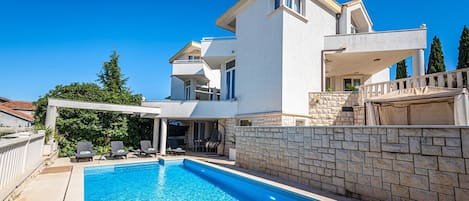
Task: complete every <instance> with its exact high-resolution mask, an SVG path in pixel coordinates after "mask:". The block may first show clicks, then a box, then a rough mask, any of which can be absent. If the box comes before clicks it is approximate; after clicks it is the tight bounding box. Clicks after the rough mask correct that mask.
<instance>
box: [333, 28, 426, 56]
mask: <svg viewBox="0 0 469 201" xmlns="http://www.w3.org/2000/svg"><path fill="white" fill-rule="evenodd" d="M426 47H427V30H426V29H413V30H399V31H386V32H368V33H358V34H343V35H331V36H326V37H325V38H324V49H328V50H329V49H340V48H346V50H345V51H344V53H351V52H383V51H396V50H416V49H424V48H426Z"/></svg>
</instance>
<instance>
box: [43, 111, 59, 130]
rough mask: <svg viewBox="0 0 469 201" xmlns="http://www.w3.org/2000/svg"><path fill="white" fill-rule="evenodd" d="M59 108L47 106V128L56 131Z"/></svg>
mask: <svg viewBox="0 0 469 201" xmlns="http://www.w3.org/2000/svg"><path fill="white" fill-rule="evenodd" d="M57 116H58V113H57V107H56V106H47V113H46V122H45V124H46V128H49V129H51V130H52V131H55V123H56V120H57Z"/></svg>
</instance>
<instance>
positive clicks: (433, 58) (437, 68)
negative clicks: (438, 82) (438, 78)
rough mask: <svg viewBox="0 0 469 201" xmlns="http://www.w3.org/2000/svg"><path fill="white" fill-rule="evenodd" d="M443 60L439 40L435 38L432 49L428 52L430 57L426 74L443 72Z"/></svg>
mask: <svg viewBox="0 0 469 201" xmlns="http://www.w3.org/2000/svg"><path fill="white" fill-rule="evenodd" d="M445 71H446V66H445V60H444V56H443V50H442V47H441V42H440V39H439V38H438V37H437V36H435V37H434V38H433V42H432V47H431V50H430V57H429V58H428V67H427V74H432V73H438V72H445Z"/></svg>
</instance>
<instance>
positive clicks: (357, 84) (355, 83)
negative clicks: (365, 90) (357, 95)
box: [353, 79, 361, 87]
mask: <svg viewBox="0 0 469 201" xmlns="http://www.w3.org/2000/svg"><path fill="white" fill-rule="evenodd" d="M360 85H361V81H360V79H353V86H354V87H359V86H360Z"/></svg>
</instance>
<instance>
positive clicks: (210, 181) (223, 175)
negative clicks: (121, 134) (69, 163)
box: [84, 159, 315, 201]
mask: <svg viewBox="0 0 469 201" xmlns="http://www.w3.org/2000/svg"><path fill="white" fill-rule="evenodd" d="M84 171H85V172H84V173H85V189H84V190H85V201H98V200H100V201H104V200H106V201H108V200H113V201H120V200H122V201H123V200H126V201H127V200H139V201H153V200H168V201H170V200H171V201H176V200H227V201H230V200H246V201H251V200H252V201H254V200H255V201H260V200H269V201H272V200H282V201H283V200H285V201H289V200H315V199H312V198H309V197H306V196H303V195H300V194H297V193H293V192H290V191H286V190H283V189H280V188H277V187H274V186H271V185H268V184H264V183H261V182H259V181H255V180H251V179H248V178H245V177H242V176H239V175H236V174H234V173H231V172H226V171H223V170H220V169H218V168H215V167H211V166H208V165H205V164H203V163H200V162H196V161H192V160H187V159H184V160H172V161H163V160H161V161H160V162H159V163H158V162H151V163H135V164H125V165H112V166H100V167H88V168H85V170H84Z"/></svg>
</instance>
